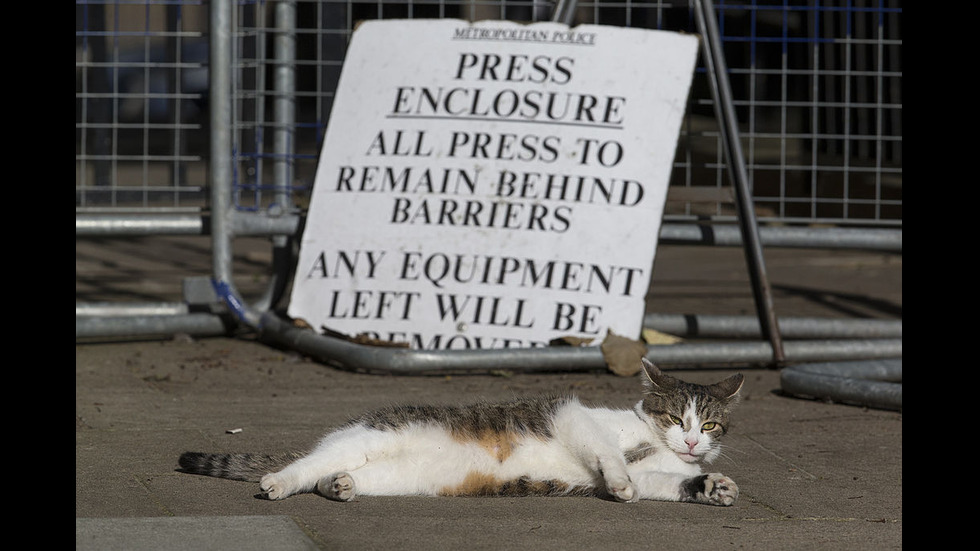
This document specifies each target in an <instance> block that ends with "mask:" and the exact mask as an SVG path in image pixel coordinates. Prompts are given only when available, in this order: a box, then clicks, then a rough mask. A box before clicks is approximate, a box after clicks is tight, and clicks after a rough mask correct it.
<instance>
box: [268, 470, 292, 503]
mask: <svg viewBox="0 0 980 551" xmlns="http://www.w3.org/2000/svg"><path fill="white" fill-rule="evenodd" d="M259 487H260V488H261V489H262V492H263V493H264V494H265V496H266V497H267V498H269V499H272V500H279V499H286V498H287V497H289V496H291V495H293V494H294V493H296V492H295V490H293V489H292V488H291V487H290V485H289V484H287V483H286V481H285V480H284V479H283V477H282V475H280V474H279V473H271V474H267V475H265V476H263V477H262V480H260V481H259Z"/></svg>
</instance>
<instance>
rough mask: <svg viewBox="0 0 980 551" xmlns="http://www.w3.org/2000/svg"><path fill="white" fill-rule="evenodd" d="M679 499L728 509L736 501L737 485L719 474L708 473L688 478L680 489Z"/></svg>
mask: <svg viewBox="0 0 980 551" xmlns="http://www.w3.org/2000/svg"><path fill="white" fill-rule="evenodd" d="M681 491H682V495H681V499H682V500H683V501H695V502H698V503H707V504H709V505H721V506H724V507H728V506H729V505H731V504H733V503H735V500H736V499H738V485H737V484H735V481H734V480H732V479H730V478H728V477H727V476H725V475H723V474H721V473H708V474H703V475H700V476H696V477H694V478H689V479H687V480H686V481H685V482H684V486H683V487H682V490H681Z"/></svg>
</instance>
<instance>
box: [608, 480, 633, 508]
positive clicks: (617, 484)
mask: <svg viewBox="0 0 980 551" xmlns="http://www.w3.org/2000/svg"><path fill="white" fill-rule="evenodd" d="M606 491H607V492H609V495H611V496H612V497H613V498H614V499H615V500H616V501H622V502H624V503H633V502H635V501H638V500H639V498H640V494H639V492H637V491H636V487H635V486H634V485H633V482H632V481H631V480H630V479H629V478H623V479H620V480H615V481H613V480H607V481H606Z"/></svg>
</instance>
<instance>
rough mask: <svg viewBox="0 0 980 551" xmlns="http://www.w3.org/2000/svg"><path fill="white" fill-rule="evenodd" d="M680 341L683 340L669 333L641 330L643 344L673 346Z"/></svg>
mask: <svg viewBox="0 0 980 551" xmlns="http://www.w3.org/2000/svg"><path fill="white" fill-rule="evenodd" d="M682 340H684V339H682V338H680V337H677V336H674V335H671V334H669V333H661V332H660V331H657V330H656V329H644V330H643V342H645V343H647V344H674V343H678V342H681V341H682Z"/></svg>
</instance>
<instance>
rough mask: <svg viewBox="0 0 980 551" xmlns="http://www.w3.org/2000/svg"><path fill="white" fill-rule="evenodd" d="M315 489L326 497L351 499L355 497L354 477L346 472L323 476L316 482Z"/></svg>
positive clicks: (337, 499) (340, 499)
mask: <svg viewBox="0 0 980 551" xmlns="http://www.w3.org/2000/svg"><path fill="white" fill-rule="evenodd" d="M316 491H317V493H319V494H320V495H322V496H323V497H325V498H327V499H333V500H335V501H352V500H353V499H354V497H355V492H354V479H353V478H351V476H350V475H349V474H347V473H336V474H332V475H330V476H325V477H323V478H321V479H320V480H319V482H317V483H316Z"/></svg>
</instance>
